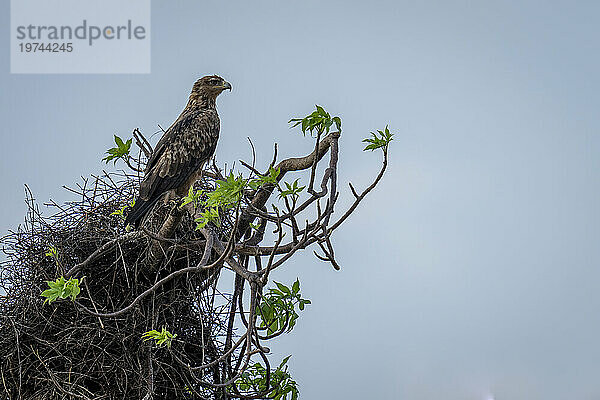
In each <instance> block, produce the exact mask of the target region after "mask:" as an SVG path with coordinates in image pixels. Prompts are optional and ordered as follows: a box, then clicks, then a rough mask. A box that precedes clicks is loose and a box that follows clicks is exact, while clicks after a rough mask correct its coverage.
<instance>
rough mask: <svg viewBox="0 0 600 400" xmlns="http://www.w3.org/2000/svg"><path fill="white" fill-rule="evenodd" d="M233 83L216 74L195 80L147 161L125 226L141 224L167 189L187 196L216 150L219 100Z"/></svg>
mask: <svg viewBox="0 0 600 400" xmlns="http://www.w3.org/2000/svg"><path fill="white" fill-rule="evenodd" d="M225 89H229V90H230V91H231V84H229V83H228V82H225V80H224V79H223V78H221V77H219V76H217V75H212V76H205V77H203V78H200V79H198V80H197V81H196V83H194V87H193V88H192V93H191V94H190V99H189V101H188V103H187V105H186V106H185V108H184V110H183V111H182V113H181V115H180V116H179V117H178V118H177V120H176V121H175V122H174V123H173V125H171V126H170V127H169V129H167V131H166V132H165V133H164V135H163V136H162V138H161V139H160V140H159V142H158V144H157V145H156V148H155V149H154V152H153V153H152V155H151V156H150V159H149V160H148V164H147V165H146V170H145V171H144V179H143V181H142V183H141V185H140V194H139V196H138V198H137V199H136V201H135V205H134V206H133V208H132V209H131V210H130V211H129V214H128V215H127V218H126V220H125V225H127V224H132V225H134V226H135V227H136V228H137V227H139V225H140V223H141V221H142V219H143V218H144V216H145V215H146V214H147V213H148V212H149V211H150V210H151V209H152V207H153V206H154V204H155V203H156V202H157V201H158V200H159V199H160V198H161V197H163V195H164V194H165V193H167V192H170V195H169V197H171V196H173V195H175V196H178V197H182V196H185V195H186V194H187V192H188V190H189V188H190V186H191V185H193V184H194V182H195V181H196V180H197V179H198V178H199V177H200V172H201V171H202V166H203V165H204V163H205V162H207V161H208V160H209V159H210V158H211V157H212V155H213V154H214V152H215V149H216V147H217V140H218V139H219V128H220V121H219V115H218V114H217V108H216V99H217V96H218V95H219V94H221V92H222V91H224V90H225Z"/></svg>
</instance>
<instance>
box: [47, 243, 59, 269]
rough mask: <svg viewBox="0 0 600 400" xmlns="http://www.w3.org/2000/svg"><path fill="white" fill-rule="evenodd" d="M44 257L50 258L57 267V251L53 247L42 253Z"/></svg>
mask: <svg viewBox="0 0 600 400" xmlns="http://www.w3.org/2000/svg"><path fill="white" fill-rule="evenodd" d="M44 255H45V256H46V257H50V258H52V259H53V260H54V262H55V263H56V265H58V250H57V249H56V247H54V246H50V247H48V251H47V252H46V253H44Z"/></svg>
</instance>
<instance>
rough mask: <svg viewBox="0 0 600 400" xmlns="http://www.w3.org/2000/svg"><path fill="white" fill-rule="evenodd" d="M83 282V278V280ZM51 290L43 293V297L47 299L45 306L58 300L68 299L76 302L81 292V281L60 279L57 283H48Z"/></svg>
mask: <svg viewBox="0 0 600 400" xmlns="http://www.w3.org/2000/svg"><path fill="white" fill-rule="evenodd" d="M81 279H82V280H83V278H81ZM46 283H47V284H48V286H49V287H50V288H49V289H46V290H44V291H43V292H42V294H41V296H42V297H45V298H46V300H44V304H45V303H46V302H48V304H50V303H52V302H53V301H55V300H57V299H66V298H68V297H70V298H71V300H75V298H76V297H77V295H78V294H79V293H80V292H81V289H80V288H79V279H76V278H69V280H68V281H67V280H65V278H64V276H61V277H60V278H58V279H57V280H56V281H55V282H53V281H46Z"/></svg>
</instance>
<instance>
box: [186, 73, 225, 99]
mask: <svg viewBox="0 0 600 400" xmlns="http://www.w3.org/2000/svg"><path fill="white" fill-rule="evenodd" d="M225 89H229V90H231V84H230V83H229V82H226V81H225V79H223V78H221V77H220V76H217V75H209V76H205V77H203V78H200V79H198V80H197V81H196V83H194V87H193V88H192V93H191V94H190V97H200V98H208V99H211V100H214V99H216V98H217V96H218V95H219V94H221V92H222V91H224V90H225Z"/></svg>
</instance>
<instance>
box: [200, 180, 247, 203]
mask: <svg viewBox="0 0 600 400" xmlns="http://www.w3.org/2000/svg"><path fill="white" fill-rule="evenodd" d="M216 184H217V188H216V189H215V190H213V191H212V192H210V193H209V194H208V199H207V200H206V205H207V206H209V207H225V208H231V207H235V205H236V204H237V202H238V201H240V198H241V197H242V193H243V191H244V187H246V181H245V180H244V179H243V178H242V177H241V175H240V176H237V177H235V176H234V175H233V172H232V173H230V174H229V176H228V177H227V179H225V180H218V181H216Z"/></svg>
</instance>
